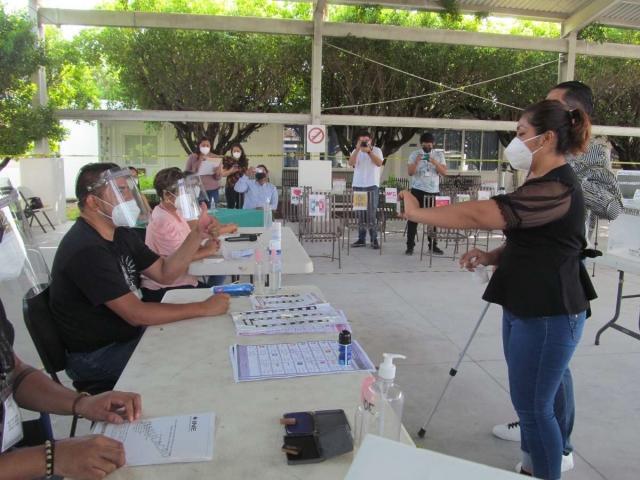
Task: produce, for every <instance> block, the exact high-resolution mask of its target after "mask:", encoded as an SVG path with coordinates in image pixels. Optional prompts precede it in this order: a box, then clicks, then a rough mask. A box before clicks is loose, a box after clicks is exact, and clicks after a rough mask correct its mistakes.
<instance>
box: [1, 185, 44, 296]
mask: <svg viewBox="0 0 640 480" xmlns="http://www.w3.org/2000/svg"><path fill="white" fill-rule="evenodd" d="M50 280H51V277H50V274H49V268H48V267H47V264H46V262H45V261H44V257H43V256H42V252H40V248H39V247H38V243H37V242H36V240H35V239H34V238H33V234H32V233H31V228H30V227H29V220H28V219H27V217H26V216H25V213H24V210H22V206H21V204H20V197H19V195H18V192H17V191H16V190H15V189H14V188H13V186H12V185H11V182H10V181H9V179H7V178H0V282H3V284H4V286H5V287H6V288H7V290H8V291H9V292H11V293H12V294H14V295H16V296H18V297H20V298H22V297H33V296H35V295H37V294H38V293H40V292H41V291H42V290H43V289H44V288H45V287H46V286H47V285H49V282H50Z"/></svg>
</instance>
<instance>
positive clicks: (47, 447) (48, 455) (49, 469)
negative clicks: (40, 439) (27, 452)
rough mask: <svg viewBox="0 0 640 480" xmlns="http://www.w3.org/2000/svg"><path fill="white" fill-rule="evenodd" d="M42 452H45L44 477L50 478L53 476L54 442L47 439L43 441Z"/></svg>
mask: <svg viewBox="0 0 640 480" xmlns="http://www.w3.org/2000/svg"><path fill="white" fill-rule="evenodd" d="M44 452H45V460H46V462H47V463H46V474H45V475H46V478H51V477H52V476H53V458H54V453H55V443H53V442H52V441H51V440H47V441H46V442H44Z"/></svg>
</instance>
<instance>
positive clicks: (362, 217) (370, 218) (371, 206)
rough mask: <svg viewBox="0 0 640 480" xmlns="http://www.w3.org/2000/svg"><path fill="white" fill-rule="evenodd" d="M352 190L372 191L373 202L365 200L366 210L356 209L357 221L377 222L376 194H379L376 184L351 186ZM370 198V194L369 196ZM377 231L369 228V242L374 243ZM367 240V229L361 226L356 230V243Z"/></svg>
mask: <svg viewBox="0 0 640 480" xmlns="http://www.w3.org/2000/svg"><path fill="white" fill-rule="evenodd" d="M353 191H354V192H373V203H371V202H367V210H366V211H358V212H357V214H358V222H360V223H368V224H370V225H371V224H376V223H378V218H377V211H378V196H379V194H380V190H379V188H378V187H377V186H375V185H374V186H372V187H353ZM369 198H371V196H369ZM377 233H378V232H376V231H375V230H374V229H373V228H370V229H369V236H370V237H371V243H374V242H375V241H376V240H377ZM366 241H367V230H366V229H365V228H361V229H359V230H358V243H366Z"/></svg>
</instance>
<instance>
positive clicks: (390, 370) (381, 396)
mask: <svg viewBox="0 0 640 480" xmlns="http://www.w3.org/2000/svg"><path fill="white" fill-rule="evenodd" d="M383 356H384V361H383V362H382V363H381V364H380V370H379V371H378V379H377V380H376V381H375V382H373V383H370V384H369V385H368V386H366V387H364V392H363V398H362V405H360V406H359V407H358V410H357V411H356V422H355V437H356V445H357V446H360V445H361V444H362V442H363V441H364V438H365V437H366V436H367V435H368V434H371V435H378V436H380V437H383V438H387V439H389V440H394V441H396V442H397V441H399V440H400V431H401V427H402V410H403V407H404V395H403V393H402V391H401V390H400V388H398V386H397V385H396V384H395V383H394V379H395V377H396V366H395V365H394V364H393V359H394V358H403V359H404V358H407V357H405V356H404V355H395V354H389V353H385V354H383Z"/></svg>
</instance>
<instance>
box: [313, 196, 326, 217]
mask: <svg viewBox="0 0 640 480" xmlns="http://www.w3.org/2000/svg"><path fill="white" fill-rule="evenodd" d="M326 210H327V197H326V196H325V195H313V194H312V195H309V215H311V216H312V217H322V216H324V214H325V212H326Z"/></svg>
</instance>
